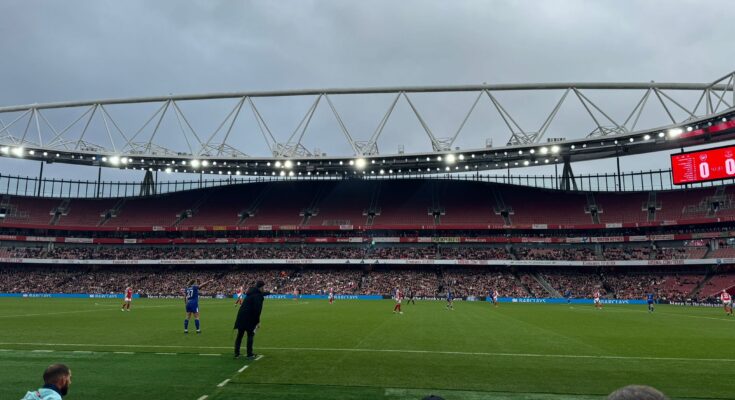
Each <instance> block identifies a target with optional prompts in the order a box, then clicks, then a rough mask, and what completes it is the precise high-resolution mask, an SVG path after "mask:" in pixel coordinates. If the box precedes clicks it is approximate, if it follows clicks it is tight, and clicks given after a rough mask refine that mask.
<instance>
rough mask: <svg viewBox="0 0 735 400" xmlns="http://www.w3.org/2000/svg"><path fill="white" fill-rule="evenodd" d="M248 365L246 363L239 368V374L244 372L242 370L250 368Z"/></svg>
mask: <svg viewBox="0 0 735 400" xmlns="http://www.w3.org/2000/svg"><path fill="white" fill-rule="evenodd" d="M248 367H249V365H246V366H244V367H242V368H240V369H238V370H237V373H238V374H242V371H245V370H246V369H248Z"/></svg>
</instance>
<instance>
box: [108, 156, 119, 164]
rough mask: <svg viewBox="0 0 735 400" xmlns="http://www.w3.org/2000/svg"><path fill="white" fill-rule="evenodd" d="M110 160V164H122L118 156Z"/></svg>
mask: <svg viewBox="0 0 735 400" xmlns="http://www.w3.org/2000/svg"><path fill="white" fill-rule="evenodd" d="M109 160H110V164H112V165H118V164H120V157H118V156H112V157H110V158H109Z"/></svg>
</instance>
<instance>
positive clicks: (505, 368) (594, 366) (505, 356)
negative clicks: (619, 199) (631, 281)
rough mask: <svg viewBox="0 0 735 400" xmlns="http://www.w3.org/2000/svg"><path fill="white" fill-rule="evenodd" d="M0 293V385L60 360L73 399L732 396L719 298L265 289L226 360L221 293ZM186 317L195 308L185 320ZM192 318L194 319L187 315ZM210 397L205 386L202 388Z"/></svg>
mask: <svg viewBox="0 0 735 400" xmlns="http://www.w3.org/2000/svg"><path fill="white" fill-rule="evenodd" d="M119 304H120V302H119V301H117V300H94V299H0V365H1V366H2V371H1V372H0V399H19V398H21V397H22V396H23V395H24V394H25V392H26V391H27V390H30V389H34V388H36V387H38V386H39V385H40V383H41V382H40V376H41V373H42V371H43V369H44V368H45V367H46V366H47V365H49V364H51V363H55V362H63V363H66V364H68V365H69V366H70V367H71V368H72V371H73V384H72V386H71V390H70V392H69V395H68V396H67V398H68V399H72V400H74V399H102V398H124V399H161V398H175V399H192V400H197V399H202V398H206V399H244V398H257V399H285V398H288V399H303V400H309V399H320V400H321V399H335V400H336V399H348V400H349V399H420V398H422V397H423V396H426V395H428V394H432V393H433V394H437V395H441V396H443V397H445V398H446V399H569V398H573V399H600V398H603V397H604V395H606V394H608V393H610V392H611V391H613V390H614V389H616V388H618V387H621V386H624V385H627V384H632V383H638V384H648V385H652V386H654V387H657V388H659V389H660V390H662V391H664V392H665V393H666V394H667V395H669V396H670V397H672V398H702V399H704V398H709V399H711V398H720V399H726V398H727V399H735V379H734V377H735V375H734V374H733V368H735V346H734V345H733V344H734V342H733V339H735V317H734V318H730V317H727V316H726V315H724V312H723V311H722V310H721V309H710V308H688V307H687V308H685V307H673V306H659V307H658V308H657V310H656V312H655V313H653V314H649V313H648V312H646V309H645V306H622V305H615V306H613V305H608V306H606V307H605V309H603V310H595V309H594V308H593V307H592V306H591V305H590V306H579V305H575V306H574V307H570V306H567V305H545V304H501V306H500V307H498V308H494V307H492V306H491V305H489V304H487V303H481V302H465V303H462V302H458V303H456V304H455V310H454V311H449V310H446V309H445V308H444V303H443V302H438V301H436V302H435V301H422V302H417V304H416V305H404V314H402V315H398V314H393V313H392V312H391V310H392V306H393V303H392V302H391V301H387V300H386V301H337V302H336V303H335V304H333V305H329V304H328V303H327V302H326V301H315V300H308V301H301V302H299V303H296V302H293V301H290V300H266V303H265V307H264V310H263V317H262V326H261V329H260V330H259V331H258V333H257V335H256V341H255V350H256V353H259V354H262V355H263V356H262V358H260V359H258V360H256V361H248V360H243V359H239V360H236V359H233V358H232V349H231V345H232V342H233V337H234V336H233V331H232V329H231V327H232V324H233V321H234V317H235V313H236V309H235V307H234V306H233V303H232V301H230V300H204V301H202V302H201V304H200V309H201V312H202V330H203V333H202V334H201V335H197V334H196V333H193V329H190V333H189V334H188V335H184V334H183V316H184V313H183V311H184V305H183V302H182V301H181V300H150V299H141V300H135V301H134V302H133V310H132V311H131V312H121V311H120V309H119ZM192 325H193V323H192ZM190 328H193V326H192V327H190ZM204 396H207V397H204Z"/></svg>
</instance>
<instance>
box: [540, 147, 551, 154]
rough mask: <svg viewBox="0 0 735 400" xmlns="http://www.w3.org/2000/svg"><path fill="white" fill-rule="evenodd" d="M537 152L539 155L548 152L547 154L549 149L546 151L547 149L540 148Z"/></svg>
mask: <svg viewBox="0 0 735 400" xmlns="http://www.w3.org/2000/svg"><path fill="white" fill-rule="evenodd" d="M539 152H540V153H541V154H546V153H548V152H549V149H548V147H542V148H540V149H539Z"/></svg>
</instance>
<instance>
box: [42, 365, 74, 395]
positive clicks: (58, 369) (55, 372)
mask: <svg viewBox="0 0 735 400" xmlns="http://www.w3.org/2000/svg"><path fill="white" fill-rule="evenodd" d="M43 383H44V384H45V385H47V386H48V385H54V386H56V388H57V389H58V391H59V394H60V395H62V396H66V394H67V393H68V392H69V385H71V370H70V369H69V367H67V366H66V365H64V364H51V365H49V367H48V368H46V371H44V372H43Z"/></svg>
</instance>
